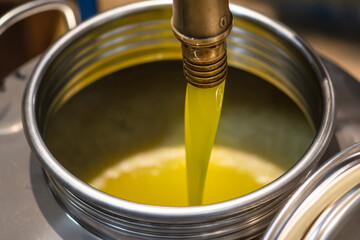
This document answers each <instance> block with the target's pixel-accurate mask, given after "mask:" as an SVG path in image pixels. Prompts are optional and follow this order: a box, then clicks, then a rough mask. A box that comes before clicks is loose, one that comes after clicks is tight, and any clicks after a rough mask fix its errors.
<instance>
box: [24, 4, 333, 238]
mask: <svg viewBox="0 0 360 240" xmlns="http://www.w3.org/2000/svg"><path fill="white" fill-rule="evenodd" d="M231 11H232V14H233V17H234V26H233V30H232V33H231V35H230V36H229V38H228V58H229V65H230V66H231V67H233V68H237V69H241V70H244V71H247V72H250V73H252V74H254V75H256V76H258V77H260V78H262V79H265V80H267V81H268V82H270V83H271V84H273V85H274V86H276V87H277V88H278V89H280V90H281V91H283V92H284V93H285V94H286V95H287V96H288V97H290V98H291V99H292V100H293V101H294V102H295V103H296V104H297V106H298V107H299V108H300V109H301V110H302V112H303V114H305V116H306V117H307V119H308V121H309V123H311V125H312V127H313V128H314V129H315V131H316V136H315V137H314V140H313V142H312V144H311V146H310V147H309V148H308V150H307V151H306V152H305V154H304V155H303V156H302V157H301V158H300V159H299V160H298V161H297V162H295V163H294V164H293V165H292V166H291V168H290V169H289V170H288V171H287V172H286V173H285V174H283V175H282V176H280V177H279V178H278V179H276V180H275V181H273V182H271V183H270V184H268V185H266V186H265V187H263V188H260V189H259V190H257V191H254V192H252V193H249V194H247V195H244V196H241V197H238V198H236V199H231V200H228V201H225V202H220V203H216V204H211V205H204V206H196V207H162V206H152V205H144V204H139V203H135V202H131V201H126V200H123V199H119V198H116V197H113V196H110V195H108V194H105V193H103V192H101V191H99V190H97V189H94V188H92V187H91V186H89V185H88V184H86V183H85V182H83V181H81V180H79V179H78V178H77V177H75V176H74V175H73V174H71V173H70V172H69V170H68V169H66V168H65V167H64V166H63V165H62V164H61V163H59V161H58V160H57V159H56V158H55V157H54V156H53V154H52V152H51V151H50V150H49V148H48V147H47V145H46V143H45V142H44V138H43V137H44V135H45V133H46V129H47V124H48V121H49V119H51V117H52V116H54V114H55V113H56V112H57V111H58V110H59V109H60V108H61V107H62V106H63V105H64V104H65V103H66V102H67V101H68V100H69V99H70V98H72V97H73V96H75V95H76V94H77V93H78V92H79V91H80V90H82V89H83V88H85V87H86V86H88V85H89V84H91V83H93V82H95V81H97V80H99V79H101V78H103V77H105V76H108V75H110V74H112V73H114V72H116V71H119V70H122V69H126V68H129V67H133V66H138V65H140V64H145V63H150V62H155V61H163V60H178V59H181V50H180V46H179V43H178V42H177V40H176V39H175V37H174V36H173V33H172V30H171V26H170V18H171V15H172V13H171V1H144V2H139V3H134V4H131V5H126V6H122V7H119V8H115V9H112V10H110V11H107V12H104V13H102V14H99V15H97V16H96V17H94V18H91V19H90V20H88V21H86V22H84V23H82V24H80V25H79V26H78V27H76V28H75V29H73V30H71V31H70V32H68V33H67V34H66V35H64V36H63V37H62V38H61V39H59V40H58V41H57V42H56V43H55V44H54V45H53V46H52V47H51V48H50V49H49V50H48V51H47V52H46V53H45V54H44V55H43V56H42V58H41V60H40V62H39V63H38V65H37V66H36V69H35V70H34V73H33V75H32V77H31V79H30V82H29V84H28V86H27V89H26V92H25V96H24V102H23V125H24V130H25V133H26V136H27V139H28V142H29V144H30V147H31V148H32V151H33V153H34V155H35V156H36V158H37V159H38V160H39V161H40V163H41V165H42V167H43V168H44V170H45V172H46V174H47V176H48V179H49V185H50V188H51V190H52V191H53V193H54V195H55V197H56V198H57V200H58V201H59V203H60V204H61V205H62V206H63V207H64V208H65V209H66V211H67V212H68V213H69V214H70V215H71V216H72V217H73V219H75V221H77V222H78V223H79V224H81V225H82V226H84V227H85V228H86V229H88V230H89V231H91V232H92V233H95V234H96V235H98V236H101V237H104V238H163V239H181V238H186V239H197V238H255V237H259V236H261V235H262V234H263V233H264V231H265V229H266V227H267V226H268V224H269V223H270V221H271V219H272V218H273V216H274V215H275V214H276V211H277V209H278V208H279V207H280V206H281V205H282V204H283V203H284V201H286V200H287V198H288V197H289V195H290V194H291V193H292V192H293V191H294V190H295V188H296V187H297V186H298V185H299V184H300V183H302V182H303V181H304V179H305V178H306V177H307V176H308V175H309V173H310V172H311V171H312V170H313V169H314V167H315V166H316V165H317V163H318V161H319V159H320V158H321V156H322V154H323V153H324V152H325V150H326V149H327V146H328V144H329V142H330V139H331V137H332V133H333V119H334V111H335V109H334V95H333V89H332V84H331V81H330V77H329V74H328V72H327V70H326V68H325V66H324V64H323V63H322V61H321V59H320V58H319V57H318V56H317V54H316V53H314V51H313V50H312V49H311V47H309V46H308V45H307V44H306V43H305V42H304V41H303V40H302V39H301V38H300V37H299V36H298V35H297V34H296V33H294V32H293V31H291V30H290V29H288V28H287V27H285V26H284V25H282V24H280V23H278V22H276V21H274V20H271V19H269V18H267V17H265V16H263V15H261V14H258V13H256V12H253V11H251V10H248V9H245V8H242V7H240V6H236V5H231ZM180 74H181V69H180ZM169 81H171V79H169ZM154 84H155V83H154ZM239 91H240V90H239Z"/></svg>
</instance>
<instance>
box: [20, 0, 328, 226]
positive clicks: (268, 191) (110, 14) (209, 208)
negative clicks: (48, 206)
mask: <svg viewBox="0 0 360 240" xmlns="http://www.w3.org/2000/svg"><path fill="white" fill-rule="evenodd" d="M171 3H172V1H169V0H166V1H160V0H154V1H145V2H138V3H134V4H130V5H126V6H121V7H118V8H115V9H112V10H109V11H107V12H104V13H101V14H99V15H97V16H95V17H93V18H91V19H89V20H87V21H85V22H83V23H81V24H80V25H79V26H78V27H76V28H75V29H73V30H71V31H69V32H68V33H66V34H65V35H64V36H63V37H61V38H60V39H59V40H58V41H57V42H56V43H55V44H53V45H52V46H51V48H50V49H49V50H48V51H47V52H46V53H45V54H44V55H43V56H42V58H41V60H40V61H39V63H38V64H37V66H36V68H35V71H34V72H33V74H32V76H31V79H30V81H29V84H28V86H27V88H26V91H25V95H24V98H23V109H22V115H23V125H24V131H25V135H26V137H27V140H28V142H29V145H30V147H31V149H32V151H33V153H34V155H35V156H36V158H37V159H38V160H39V161H40V162H41V165H42V167H43V168H44V169H45V171H46V172H47V173H48V174H49V175H50V176H51V177H52V178H54V180H55V181H56V182H58V183H59V184H61V185H63V186H64V187H65V188H66V189H67V190H68V191H70V192H71V193H73V194H75V195H76V196H79V197H80V198H81V199H84V200H86V201H87V202H89V203H91V204H95V205H97V206H98V207H99V208H101V209H107V210H108V211H111V212H114V213H117V214H120V215H123V216H126V217H128V218H135V219H137V220H151V221H154V222H159V223H169V222H176V223H195V222H198V220H199V219H202V218H203V217H204V216H206V219H207V221H210V220H212V219H216V218H217V217H218V215H219V214H220V213H221V215H224V214H225V215H226V214H231V213H234V212H235V211H236V210H237V209H242V208H244V207H246V205H248V204H250V203H254V202H256V201H257V200H260V199H262V200H264V199H266V198H269V196H272V194H273V193H274V190H276V189H277V190H279V189H281V188H283V187H284V186H285V185H286V184H287V183H288V182H290V181H292V180H294V179H297V178H298V177H299V175H300V173H302V171H304V170H305V169H307V168H309V166H311V165H312V164H313V163H314V162H317V161H318V160H319V159H320V158H321V156H322V154H323V153H324V152H325V150H326V148H327V146H328V144H329V142H330V140H331V137H332V133H333V128H334V114H335V101H334V92H333V88H332V83H331V80H330V76H329V74H328V71H327V70H326V67H325V66H324V64H323V62H322V61H321V60H320V58H319V57H318V56H317V54H316V53H315V52H314V50H312V48H311V47H310V46H309V45H308V44H307V43H305V42H304V41H303V40H302V39H301V38H300V37H299V36H298V35H297V34H296V33H294V32H293V31H291V30H290V29H288V28H287V27H285V26H284V25H282V24H281V23H278V22H276V21H275V20H272V19H270V18H268V17H266V16H263V15H261V14H259V13H256V12H254V11H252V10H249V9H246V8H243V7H240V6H236V5H233V4H231V5H230V9H231V11H232V13H233V14H234V15H237V16H239V15H240V16H246V17H248V18H250V19H252V20H253V21H258V22H259V23H261V24H262V25H264V26H266V27H267V28H268V29H269V30H270V31H273V32H275V33H276V34H278V35H280V36H283V37H285V38H287V39H288V40H289V41H290V42H291V43H292V44H293V45H294V46H296V47H297V48H298V49H299V50H300V51H301V53H302V54H304V57H305V58H306V59H307V61H309V62H310V63H311V64H312V66H313V70H314V72H315V73H316V74H317V78H318V79H319V85H320V86H321V91H322V94H323V103H324V106H323V114H322V121H321V124H320V127H319V130H318V133H317V134H316V137H315V139H314V141H313V143H312V144H311V146H310V147H309V149H308V151H307V152H306V153H305V154H304V156H303V157H302V158H301V159H300V160H299V161H298V162H297V163H296V164H295V165H294V166H293V167H292V168H291V169H289V170H288V171H287V172H286V173H284V174H283V175H282V176H281V177H279V178H278V179H276V180H275V181H273V182H272V183H270V184H268V185H267V186H265V187H263V188H260V189H259V190H256V191H254V192H252V193H250V194H247V195H244V196H241V197H238V198H235V199H231V200H228V201H224V202H220V203H215V204H210V205H203V206H195V207H164V206H153V205H145V204H140V203H135V202H131V201H127V200H123V199H119V198H116V197H113V196H111V195H108V194H105V193H103V192H101V191H99V190H97V189H95V188H93V187H91V186H89V185H88V184H86V183H84V182H82V181H80V180H79V179H77V178H76V177H75V176H73V175H72V174H71V173H70V172H69V171H68V170H66V169H65V168H64V167H63V166H62V165H60V163H59V162H58V161H57V160H56V159H55V158H54V157H53V156H52V155H51V153H50V151H49V150H48V149H47V147H46V145H45V143H44V141H43V138H42V136H41V133H40V131H39V128H38V126H37V119H36V113H35V104H36V94H37V91H38V88H39V85H40V82H41V79H42V78H43V77H44V73H45V70H46V69H47V67H48V66H49V65H50V63H51V61H52V60H53V59H54V57H55V56H57V55H58V54H60V53H61V51H62V50H63V49H64V47H65V46H67V45H68V44H70V43H71V41H72V40H73V39H74V38H76V37H79V36H81V35H82V34H83V33H84V32H86V31H88V30H89V29H91V28H94V27H96V26H100V25H101V24H103V23H105V22H107V21H109V20H113V19H116V18H119V17H121V16H125V15H128V14H130V13H134V12H137V11H139V10H142V9H151V8H157V7H162V6H170V5H171ZM179 71H181V69H179Z"/></svg>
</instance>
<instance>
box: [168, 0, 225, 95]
mask: <svg viewBox="0 0 360 240" xmlns="http://www.w3.org/2000/svg"><path fill="white" fill-rule="evenodd" d="M171 25H172V29H173V31H174V34H175V36H176V37H177V38H178V39H179V40H180V41H181V43H182V54H183V64H184V75H185V77H186V79H187V81H188V82H189V83H191V84H193V85H195V86H197V87H203V88H206V87H214V86H216V85H218V84H220V83H221V82H223V81H224V80H225V79H226V76H227V56H226V37H227V36H228V35H229V33H230V31H231V27H232V15H231V13H230V10H229V2H228V0H174V2H173V17H172V19H171Z"/></svg>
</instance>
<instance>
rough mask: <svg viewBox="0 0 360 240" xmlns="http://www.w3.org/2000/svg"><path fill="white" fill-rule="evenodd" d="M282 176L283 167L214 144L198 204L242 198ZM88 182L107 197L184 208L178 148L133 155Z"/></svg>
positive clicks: (182, 158)
mask: <svg viewBox="0 0 360 240" xmlns="http://www.w3.org/2000/svg"><path fill="white" fill-rule="evenodd" d="M283 172H284V170H283V169H281V168H279V167H278V166H276V165H274V164H272V163H270V162H268V161H267V160H266V159H261V158H259V157H258V156H256V155H253V154H249V153H246V152H241V151H238V150H234V149H231V148H227V147H221V146H215V147H214V148H213V152H212V155H211V160H210V163H209V167H208V173H207V176H206V181H205V184H204V194H203V200H202V202H201V203H200V204H211V203H216V202H221V201H225V200H229V199H232V198H236V197H239V196H241V195H244V194H247V193H249V192H252V191H254V190H256V189H258V188H260V187H262V186H264V185H265V184H268V183H269V182H271V181H272V180H273V179H275V178H277V177H279V176H280V175H281V174H282V173H283ZM90 184H91V185H92V186H93V187H95V188H97V189H99V190H101V191H103V192H106V193H108V194H111V195H113V196H116V197H119V198H122V199H126V200H130V201H134V202H138V203H144V204H151V205H161V206H189V202H188V198H187V194H188V189H187V185H186V164H185V149H184V147H183V146H174V147H168V148H160V149H155V150H151V151H147V152H142V153H139V154H135V155H133V156H131V157H129V158H127V159H125V160H122V161H119V162H118V163H117V164H116V165H114V166H112V167H110V168H108V169H106V170H105V171H103V172H102V173H100V174H99V175H98V176H97V177H96V178H95V179H93V180H92V181H91V182H90Z"/></svg>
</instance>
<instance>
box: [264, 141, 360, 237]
mask: <svg viewBox="0 0 360 240" xmlns="http://www.w3.org/2000/svg"><path fill="white" fill-rule="evenodd" d="M359 182H360V143H357V144H355V145H353V146H351V147H349V148H347V149H345V150H343V151H342V152H340V153H338V154H337V155H335V156H334V157H333V158H331V159H330V160H329V161H328V162H327V163H326V164H325V165H324V166H323V167H321V168H320V169H319V170H317V171H316V172H315V173H314V174H313V175H312V176H311V177H310V178H309V179H308V180H306V182H305V183H304V184H302V185H301V186H300V188H299V189H298V190H297V191H296V192H295V193H294V194H293V195H292V197H291V198H290V199H289V201H288V202H287V203H286V204H285V206H284V208H282V209H281V211H280V212H279V214H278V215H277V217H276V218H275V219H274V220H273V222H272V224H271V225H270V227H269V229H268V231H267V232H266V234H265V236H264V239H294V240H296V239H307V240H309V239H336V238H334V237H335V236H337V234H338V233H339V232H340V231H341V228H343V227H344V225H346V223H347V224H348V225H349V224H351V222H352V221H354V220H355V219H356V216H357V214H356V213H355V214H354V213H352V210H356V209H359V204H360V201H359V197H360V195H359ZM357 213H358V212H357ZM357 233H358V227H353V228H352V229H351V228H348V232H347V233H345V235H344V236H348V237H355V236H358V235H356V234H357ZM337 237H339V236H337ZM339 239H343V238H339Z"/></svg>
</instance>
